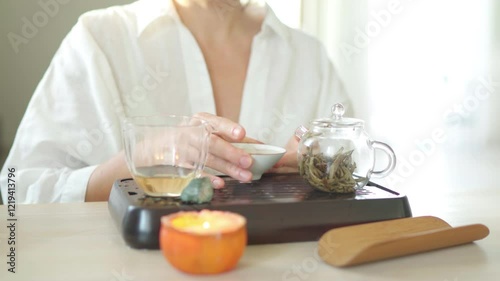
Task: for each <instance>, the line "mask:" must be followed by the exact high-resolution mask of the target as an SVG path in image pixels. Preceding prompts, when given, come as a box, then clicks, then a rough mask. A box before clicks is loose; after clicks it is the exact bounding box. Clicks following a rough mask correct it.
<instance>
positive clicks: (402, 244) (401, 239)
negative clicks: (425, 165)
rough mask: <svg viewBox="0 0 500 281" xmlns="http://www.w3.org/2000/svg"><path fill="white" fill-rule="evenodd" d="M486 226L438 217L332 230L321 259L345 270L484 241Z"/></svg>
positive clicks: (321, 245)
mask: <svg viewBox="0 0 500 281" xmlns="http://www.w3.org/2000/svg"><path fill="white" fill-rule="evenodd" d="M488 234H489V229H488V228H487V227H486V226H484V225H482V224H472V225H466V226H461V227H455V228H454V227H451V226H450V225H449V224H448V223H446V222H445V221H443V220H442V219H440V218H437V217H431V216H426V217H415V218H404V219H395V220H389V221H382V222H374V223H367V224H360V225H355V226H347V227H341V228H336V229H332V230H330V231H328V232H326V233H325V234H323V236H322V237H321V238H320V240H319V249H318V252H319V256H320V257H321V258H322V259H323V260H324V261H325V262H327V263H329V264H331V265H334V266H339V267H344V266H351V265H356V264H362V263H367V262H372V261H377V260H382V259H388V258H393V257H398V256H404V255H410V254H415V253H420V252H425V251H430V250H435V249H440V248H445V247H451V246H456V245H461V244H465V243H470V242H472V241H475V240H479V239H483V238H485V237H486V236H488Z"/></svg>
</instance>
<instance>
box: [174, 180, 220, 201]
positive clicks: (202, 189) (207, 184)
mask: <svg viewBox="0 0 500 281" xmlns="http://www.w3.org/2000/svg"><path fill="white" fill-rule="evenodd" d="M213 196H214V188H213V187H212V182H211V181H210V179H209V178H207V177H203V178H196V179H192V180H191V181H190V182H189V184H188V186H186V188H184V190H183V191H182V193H181V201H182V202H183V203H194V204H203V203H208V202H210V201H211V200H212V197H213Z"/></svg>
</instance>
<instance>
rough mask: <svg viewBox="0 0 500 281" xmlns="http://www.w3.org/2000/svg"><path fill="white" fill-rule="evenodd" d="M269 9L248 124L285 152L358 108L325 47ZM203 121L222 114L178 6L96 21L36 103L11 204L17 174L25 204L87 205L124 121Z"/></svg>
mask: <svg viewBox="0 0 500 281" xmlns="http://www.w3.org/2000/svg"><path fill="white" fill-rule="evenodd" d="M260 8H262V9H266V10H265V11H264V12H265V13H266V16H265V19H264V22H263V25H262V28H261V30H260V32H259V33H258V34H257V35H256V36H255V37H254V39H253V42H252V49H251V57H250V62H249V66H248V71H247V77H246V81H245V85H244V90H243V100H242V105H241V112H240V117H239V120H240V124H241V125H242V126H243V127H245V129H246V131H247V136H249V137H253V138H256V139H259V140H260V141H263V142H265V143H269V144H274V145H279V146H284V145H285V144H286V142H287V141H288V140H289V138H290V137H291V136H292V135H293V133H294V131H295V128H297V126H299V125H300V124H305V123H307V122H308V121H310V120H311V119H313V118H316V117H323V116H328V115H329V113H330V108H331V106H332V105H333V104H334V103H336V102H342V103H344V105H348V103H349V101H348V98H347V96H346V95H345V94H344V92H343V90H342V87H341V83H340V81H339V78H338V76H337V74H336V72H335V70H334V68H333V66H332V64H331V62H330V60H329V58H328V56H327V54H326V52H325V50H324V48H323V46H322V45H321V43H320V42H319V41H318V40H316V39H314V38H312V37H310V36H308V35H306V34H304V33H302V32H301V31H298V30H293V29H291V28H289V27H287V26H285V25H284V24H282V23H281V22H280V21H279V20H278V19H277V18H276V16H275V14H274V13H273V12H272V10H271V9H270V8H269V7H268V6H266V5H264V6H261V7H260ZM197 112H209V113H212V114H215V113H216V112H215V102H214V97H213V93H212V85H211V81H210V77H209V73H208V71H207V65H206V63H205V60H204V57H203V54H202V52H201V50H200V48H199V46H198V44H197V42H196V41H195V39H194V37H193V36H192V34H191V33H190V31H189V30H188V29H187V28H186V27H185V26H184V25H183V24H182V22H181V21H180V19H179V16H178V14H177V13H176V9H175V7H174V6H173V3H172V2H171V1H165V0H140V1H137V2H134V3H132V4H130V5H124V6H115V7H111V8H108V9H103V10H96V11H91V12H88V13H86V14H84V15H82V16H81V17H80V19H79V20H78V22H77V24H76V25H75V26H74V27H73V29H72V30H71V31H70V33H69V34H68V35H67V37H66V38H65V39H64V41H63V42H62V44H61V46H60V48H59V50H58V51H57V53H56V54H55V56H54V58H53V60H52V62H51V64H50V66H49V68H48V70H47V72H46V73H45V75H44V77H43V78H42V80H41V82H40V84H39V85H38V87H37V89H36V91H35V93H34V95H33V97H32V99H31V101H30V103H29V106H28V109H27V111H26V114H25V116H24V118H23V120H22V122H21V124H20V126H19V129H18V132H17V135H16V138H15V141H14V145H13V147H12V149H11V151H10V154H9V157H8V158H7V161H6V163H5V166H4V167H3V170H2V174H1V177H0V185H1V191H2V196H3V200H4V202H6V198H7V196H6V193H7V169H8V168H10V167H15V168H16V169H17V175H16V176H17V189H16V201H17V203H41V202H71V201H84V198H85V192H86V188H87V182H88V179H89V177H90V175H91V174H92V172H93V171H94V169H95V168H96V166H97V165H99V164H100V163H103V162H105V161H106V160H108V159H109V158H111V157H112V156H113V155H115V154H116V153H118V152H119V151H120V150H121V149H122V140H121V132H120V120H121V119H122V118H124V117H125V116H134V115H149V114H159V113H168V114H182V115H191V114H194V113H197Z"/></svg>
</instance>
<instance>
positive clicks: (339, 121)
mask: <svg viewBox="0 0 500 281" xmlns="http://www.w3.org/2000/svg"><path fill="white" fill-rule="evenodd" d="M344 113H345V108H344V105H342V104H341V103H336V104H334V105H333V106H332V115H331V116H330V118H319V119H316V120H314V121H312V122H311V124H312V125H314V126H319V127H325V128H333V127H335V128H346V127H362V126H363V124H364V121H363V120H361V119H356V118H346V117H344Z"/></svg>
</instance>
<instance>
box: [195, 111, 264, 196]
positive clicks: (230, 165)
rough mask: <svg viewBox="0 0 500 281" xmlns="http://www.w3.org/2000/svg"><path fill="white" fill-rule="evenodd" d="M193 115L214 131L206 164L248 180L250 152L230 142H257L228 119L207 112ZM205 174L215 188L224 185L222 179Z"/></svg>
mask: <svg viewBox="0 0 500 281" xmlns="http://www.w3.org/2000/svg"><path fill="white" fill-rule="evenodd" d="M194 117H197V118H200V119H203V120H205V121H207V122H209V123H210V124H211V125H212V127H213V129H214V131H215V132H214V133H212V135H211V137H210V146H209V149H208V152H209V154H208V158H207V162H206V166H208V167H210V168H212V169H214V170H217V171H219V172H221V173H224V174H226V175H228V176H230V177H232V178H234V179H237V180H240V181H242V182H246V181H250V180H251V179H252V173H251V172H250V171H249V170H248V169H249V168H250V167H251V166H252V163H253V159H252V157H251V156H250V154H248V153H246V152H245V151H244V150H242V149H239V148H236V147H235V146H233V145H232V144H231V142H251V143H259V142H258V141H257V140H254V139H252V138H248V137H246V136H245V135H246V132H245V129H244V128H243V127H242V126H241V125H239V124H237V123H235V122H233V121H231V120H229V119H226V118H223V117H219V116H215V115H212V114H209V113H197V114H195V115H194ZM207 176H209V177H210V178H211V180H212V183H213V185H214V187H215V188H221V187H223V186H224V180H222V179H221V178H219V177H217V176H214V175H207Z"/></svg>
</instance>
